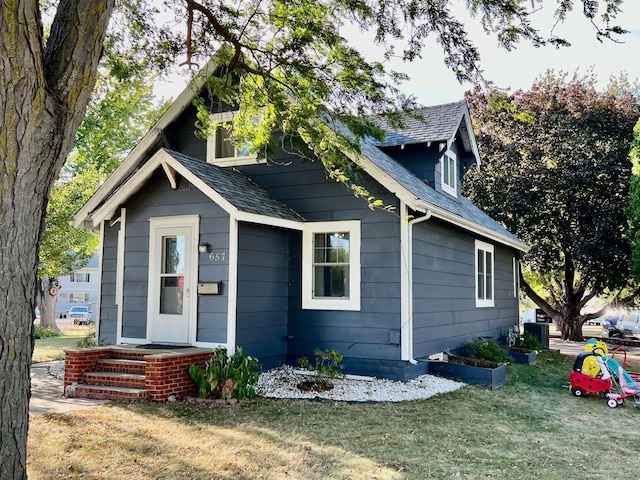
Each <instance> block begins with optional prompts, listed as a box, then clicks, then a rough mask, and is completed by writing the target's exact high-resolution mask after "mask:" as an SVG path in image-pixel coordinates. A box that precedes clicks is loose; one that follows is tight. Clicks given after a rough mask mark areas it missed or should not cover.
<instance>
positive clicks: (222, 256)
mask: <svg viewBox="0 0 640 480" xmlns="http://www.w3.org/2000/svg"><path fill="white" fill-rule="evenodd" d="M226 260H227V252H211V253H210V254H209V261H210V262H218V263H221V262H225V261H226Z"/></svg>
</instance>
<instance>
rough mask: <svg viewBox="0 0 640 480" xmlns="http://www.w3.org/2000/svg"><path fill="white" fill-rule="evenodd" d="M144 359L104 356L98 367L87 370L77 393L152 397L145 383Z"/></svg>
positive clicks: (112, 397) (83, 395) (117, 397)
mask: <svg viewBox="0 0 640 480" xmlns="http://www.w3.org/2000/svg"><path fill="white" fill-rule="evenodd" d="M145 366H146V363H145V361H144V360H132V359H127V358H101V359H98V360H97V362H96V366H95V368H96V371H93V372H84V374H83V375H82V379H81V382H82V383H78V384H77V385H76V386H75V391H74V396H76V397H79V398H93V399H96V400H142V399H147V398H149V391H148V390H146V389H145V388H144V387H145Z"/></svg>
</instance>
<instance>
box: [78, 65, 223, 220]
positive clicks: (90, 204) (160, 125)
mask: <svg viewBox="0 0 640 480" xmlns="http://www.w3.org/2000/svg"><path fill="white" fill-rule="evenodd" d="M217 65H218V61H217V57H216V56H215V55H214V56H213V57H212V58H211V60H210V61H209V63H207V65H205V66H204V67H203V68H202V70H200V72H198V73H197V74H196V76H195V77H194V78H193V80H191V82H189V84H188V85H187V87H186V88H185V89H184V90H183V91H182V92H181V93H180V95H178V98H176V100H175V101H174V102H173V103H172V104H171V105H170V106H169V108H167V110H166V112H164V113H163V114H162V116H161V117H160V118H159V119H158V121H156V123H155V124H154V125H153V126H152V127H151V128H150V129H149V131H148V132H147V133H146V134H145V136H144V137H142V139H141V140H140V141H139V142H138V143H137V144H136V146H135V147H133V149H132V150H131V152H129V155H127V156H126V157H125V159H124V160H123V161H122V163H121V164H120V165H119V166H118V168H116V169H115V170H114V171H113V172H112V173H111V175H109V176H108V177H107V179H106V180H105V182H104V183H103V184H102V185H101V186H100V188H98V190H96V192H95V193H94V194H93V195H92V196H91V198H90V199H89V200H87V203H85V204H84V205H83V206H82V208H81V209H80V210H79V211H78V213H76V215H75V216H74V218H73V225H74V226H75V227H82V226H84V225H86V222H87V221H88V220H89V219H90V218H91V214H92V212H93V211H94V210H96V209H97V208H98V207H99V206H100V204H101V203H102V202H103V201H104V200H105V199H106V198H108V197H109V195H111V193H112V192H113V191H115V190H116V189H117V188H118V186H119V185H120V184H121V183H122V182H123V181H124V180H125V179H126V178H127V177H128V176H129V175H131V173H132V172H133V171H134V170H135V169H136V168H137V167H138V164H139V163H140V161H141V160H142V158H143V157H144V156H145V155H146V154H147V152H148V151H149V149H150V148H152V147H153V146H154V145H155V144H156V143H157V142H158V140H159V139H160V138H161V137H162V132H163V130H164V129H165V128H166V127H167V126H168V125H169V124H170V123H171V122H173V121H174V120H175V119H176V118H178V116H179V115H180V114H181V113H182V112H184V110H185V109H186V108H187V107H188V106H189V105H191V104H192V103H193V100H194V98H195V97H196V95H197V94H198V92H199V91H200V90H201V89H202V87H204V85H205V83H206V81H207V77H208V75H209V73H211V72H213V70H214V69H215V68H216V67H217ZM93 224H94V226H97V225H98V224H99V222H98V223H96V222H95V221H94V222H93Z"/></svg>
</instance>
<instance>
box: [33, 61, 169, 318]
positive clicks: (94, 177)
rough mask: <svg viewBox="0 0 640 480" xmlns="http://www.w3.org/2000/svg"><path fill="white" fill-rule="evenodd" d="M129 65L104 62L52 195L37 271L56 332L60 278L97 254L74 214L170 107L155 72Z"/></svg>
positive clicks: (43, 305) (43, 313)
mask: <svg viewBox="0 0 640 480" xmlns="http://www.w3.org/2000/svg"><path fill="white" fill-rule="evenodd" d="M130 63H131V62H128V61H127V60H126V59H124V58H121V57H118V56H116V55H115V54H114V52H110V55H108V56H107V57H105V61H104V62H103V66H102V68H101V69H100V71H99V75H98V80H97V82H96V88H95V90H94V92H93V94H92V98H91V101H90V103H89V105H88V107H87V113H86V115H85V117H84V120H83V121H82V124H81V125H80V127H79V129H78V133H77V134H76V142H75V146H74V149H73V150H72V151H71V153H70V154H69V157H68V158H67V161H66V163H65V166H64V167H63V169H62V172H61V175H60V178H59V179H58V180H57V181H56V183H55V184H54V186H53V188H52V190H51V198H50V200H49V204H48V206H47V216H46V219H45V222H46V224H45V231H44V235H43V237H42V243H41V245H40V263H39V267H38V278H39V284H40V287H39V289H38V308H39V310H40V322H41V325H42V326H45V327H51V328H57V327H56V322H55V312H56V302H57V295H58V293H59V290H60V283H59V281H58V280H59V278H60V277H62V276H65V275H69V274H72V273H73V272H75V271H77V270H79V269H81V268H83V267H85V266H86V264H87V262H88V261H89V259H90V258H91V257H92V256H93V255H95V254H96V248H97V246H98V238H97V236H96V235H95V233H94V232H92V231H91V230H86V229H79V228H75V227H73V226H72V225H70V221H71V220H72V219H73V215H75V213H76V212H77V211H78V210H79V209H80V207H82V205H83V204H84V203H85V202H86V201H87V200H88V199H89V197H90V196H91V195H92V194H93V193H94V192H95V190H96V189H97V188H98V186H99V185H100V183H101V182H103V181H104V180H105V179H106V178H107V176H108V175H109V174H110V173H111V172H112V171H113V170H114V169H115V168H116V167H117V166H118V165H119V164H120V162H121V161H122V159H123V158H124V156H125V155H126V153H127V152H129V151H130V150H131V149H132V148H133V147H134V146H135V144H136V142H137V141H138V140H139V139H140V137H141V136H142V135H143V134H144V133H145V132H147V130H148V129H149V127H150V126H151V125H152V124H153V122H154V121H155V120H156V119H157V118H158V116H159V115H160V113H161V111H162V110H163V109H164V108H165V107H166V105H156V104H155V102H154V95H153V82H154V79H155V78H154V77H155V74H153V72H152V70H150V69H149V67H148V66H146V67H145V66H144V65H141V64H136V65H131V64H130Z"/></svg>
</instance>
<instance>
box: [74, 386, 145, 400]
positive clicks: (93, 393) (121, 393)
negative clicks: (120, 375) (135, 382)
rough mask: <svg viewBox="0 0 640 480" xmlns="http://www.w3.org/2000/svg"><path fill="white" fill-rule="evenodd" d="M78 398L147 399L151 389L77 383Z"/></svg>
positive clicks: (76, 392)
mask: <svg viewBox="0 0 640 480" xmlns="http://www.w3.org/2000/svg"><path fill="white" fill-rule="evenodd" d="M74 396H75V397H76V398H92V399H94V400H146V399H147V398H149V391H148V390H144V389H140V388H126V387H108V386H104V385H86V384H82V383H80V384H77V385H76V386H75V391H74Z"/></svg>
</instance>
